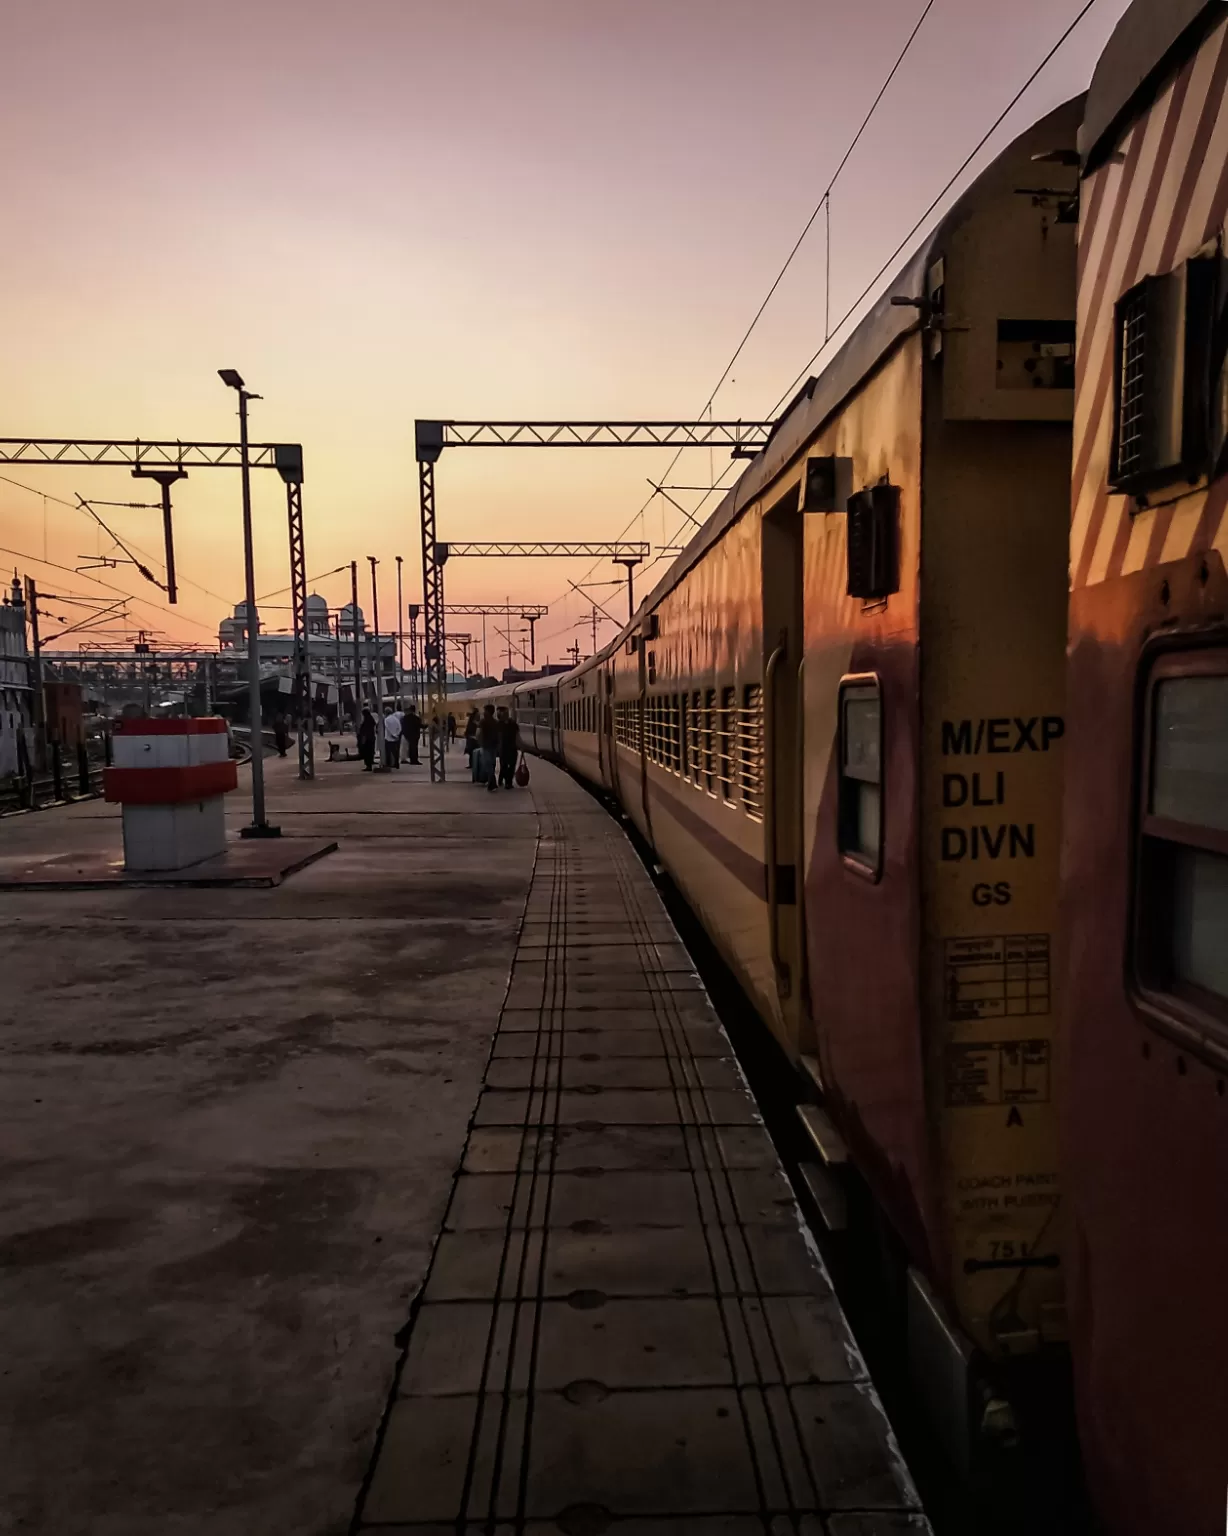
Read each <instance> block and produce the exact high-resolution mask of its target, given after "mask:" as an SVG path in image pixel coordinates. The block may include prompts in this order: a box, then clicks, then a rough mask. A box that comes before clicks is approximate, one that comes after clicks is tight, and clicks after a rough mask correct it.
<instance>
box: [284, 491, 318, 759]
mask: <svg viewBox="0 0 1228 1536" xmlns="http://www.w3.org/2000/svg"><path fill="white" fill-rule="evenodd" d="M286 517H287V520H288V525H289V531H290V589H291V598H290V602H291V607H292V610H293V616H294V692H295V695H296V696H297V698H298V776H299V778H300V779H314V778H315V776H316V755H315V738H314V736H313V735H312V729H313V719H312V717H313V716H314V714H315V699H314V696H313V690H312V684H311V639H310V636H309V634H308V630H307V550H306V542H305V539H304V534H303V486H302V482H301V481H298V480H287V481H286Z"/></svg>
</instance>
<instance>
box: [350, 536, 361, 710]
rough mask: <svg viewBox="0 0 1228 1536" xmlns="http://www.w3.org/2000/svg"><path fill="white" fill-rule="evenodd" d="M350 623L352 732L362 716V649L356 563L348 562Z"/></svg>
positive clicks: (355, 561)
mask: <svg viewBox="0 0 1228 1536" xmlns="http://www.w3.org/2000/svg"><path fill="white" fill-rule="evenodd" d="M350 623H351V624H352V625H353V626H354V730H355V732H357V730H358V720H359V716H360V715H361V714H362V648H361V647H360V645H359V643H358V561H357V560H351V561H350Z"/></svg>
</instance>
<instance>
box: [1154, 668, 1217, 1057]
mask: <svg viewBox="0 0 1228 1536" xmlns="http://www.w3.org/2000/svg"><path fill="white" fill-rule="evenodd" d="M1145 741H1146V743H1147V761H1146V763H1145V765H1144V773H1143V804H1142V808H1141V809H1142V815H1141V817H1140V829H1141V834H1142V837H1141V847H1140V850H1139V859H1138V881H1139V883H1138V899H1137V903H1136V926H1135V971H1136V977H1137V981H1138V984H1139V986H1140V988H1141V989H1142V991H1143V992H1144V993H1146V994H1150V997H1151V1001H1152V1002H1153V1003H1158V1004H1159V1005H1160V1006H1161V1007H1162V1008H1163V1010H1164V1011H1165V1013H1168V1014H1174V1013H1175V1014H1176V1015H1177V1016H1178V1018H1179V1020H1180V1021H1181V1022H1182V1023H1184V1024H1185V1025H1187V1026H1192V1027H1193V1028H1195V1029H1202V1030H1206V1029H1207V1028H1208V1027H1210V1028H1212V1029H1214V1030H1215V1032H1216V1033H1218V1034H1221V1035H1223V1041H1222V1043H1223V1044H1228V943H1226V942H1225V935H1228V651H1223V650H1220V651H1196V652H1186V653H1184V654H1180V655H1170V656H1166V657H1164V658H1163V659H1162V660H1161V661H1160V662H1158V663H1157V664H1156V666H1155V667H1154V668H1153V669H1152V672H1151V676H1150V678H1149V680H1148V686H1147V692H1146V731H1145Z"/></svg>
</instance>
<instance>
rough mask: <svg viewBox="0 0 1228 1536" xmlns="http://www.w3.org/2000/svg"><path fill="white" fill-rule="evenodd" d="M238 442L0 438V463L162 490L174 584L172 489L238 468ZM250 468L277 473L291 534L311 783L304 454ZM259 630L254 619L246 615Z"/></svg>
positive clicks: (263, 448)
mask: <svg viewBox="0 0 1228 1536" xmlns="http://www.w3.org/2000/svg"><path fill="white" fill-rule="evenodd" d="M242 454H243V445H242V444H241V443H196V442H192V443H185V442H180V441H179V440H178V439H176V440H175V441H173V442H170V441H160V442H158V441H155V442H144V441H142V440H141V439H140V438H139V437H138V438H129V439H124V438H87V437H50V438H33V437H0V464H38V465H42V466H43V467H44V468H45V467H47V466H50V465H64V466H68V467H72V468H82V467H88V468H115V469H127V470H129V471H130V472H131V473H132V474H133V475H135V476H136V477H137V478H139V479H150V480H156V481H157V482H158V483H159V485H160V486H161V488H162V515H163V528H164V533H165V538H166V554H167V570H168V574H169V576H170V581H171V584H173V582H174V562H175V556H174V544H173V541H172V535H171V505H170V487H171V485H172V484H173V483H174V481H176V480H183V479H186V478H187V472H188V470H189V469H239V468H241V467H242ZM247 463H248V468H249V469H275V470H276V471H277V473H278V474H279V475H280V476H281V478H282V481H283V482H284V484H285V487H286V515H287V519H288V522H289V531H290V590H291V594H292V595H291V606H292V608H293V614H294V691H295V694H296V696H297V697H298V699H299V703H300V711H299V735H298V771H299V777H300V778H301V779H313V778H314V777H315V742H314V737H313V735H312V730H311V718H310V717H311V713H312V711H311V669H310V664H309V658H308V652H307V558H306V545H305V539H304V529H303V449H302V444H300V443H249V444H248V449H247ZM248 622H249V623H253V624H254V623H256V622H257V620H256V617H255V615H249V616H248ZM254 724H255V722H253V726H254Z"/></svg>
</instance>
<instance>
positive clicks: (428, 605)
mask: <svg viewBox="0 0 1228 1536" xmlns="http://www.w3.org/2000/svg"><path fill="white" fill-rule="evenodd" d="M418 504H419V510H420V512H421V517H422V606H423V608H424V610H425V612H424V613H423V627H424V629H425V631H426V633H425V635H424V646H425V653H426V655H425V661H426V667H425V670H426V712H427V716H428V719H429V720H431V721H433V720H434V717H435V716H436V715H438V714H440V713H441V712H442V713H443V714H444V715H446V714H447V710H446V708H445V705H446V703H447V697H448V661H447V657H446V655H445V654H444V595H443V568H444V563H445V561H446V560H447V558H448V546H447V545H446V544H442V545H441V544H439V543H437V541H436V539H435V461H434V459H433V458H429V457H427V458H421V457H420V458H419V460H418ZM430 743H431V783H432V784H436V783H443V782H444V780H445V779H446V778H447V776H448V758H447V750H446V743H445V742H444V739H443V732H442V731H437V730H434V729H432V730H431V731H430Z"/></svg>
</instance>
